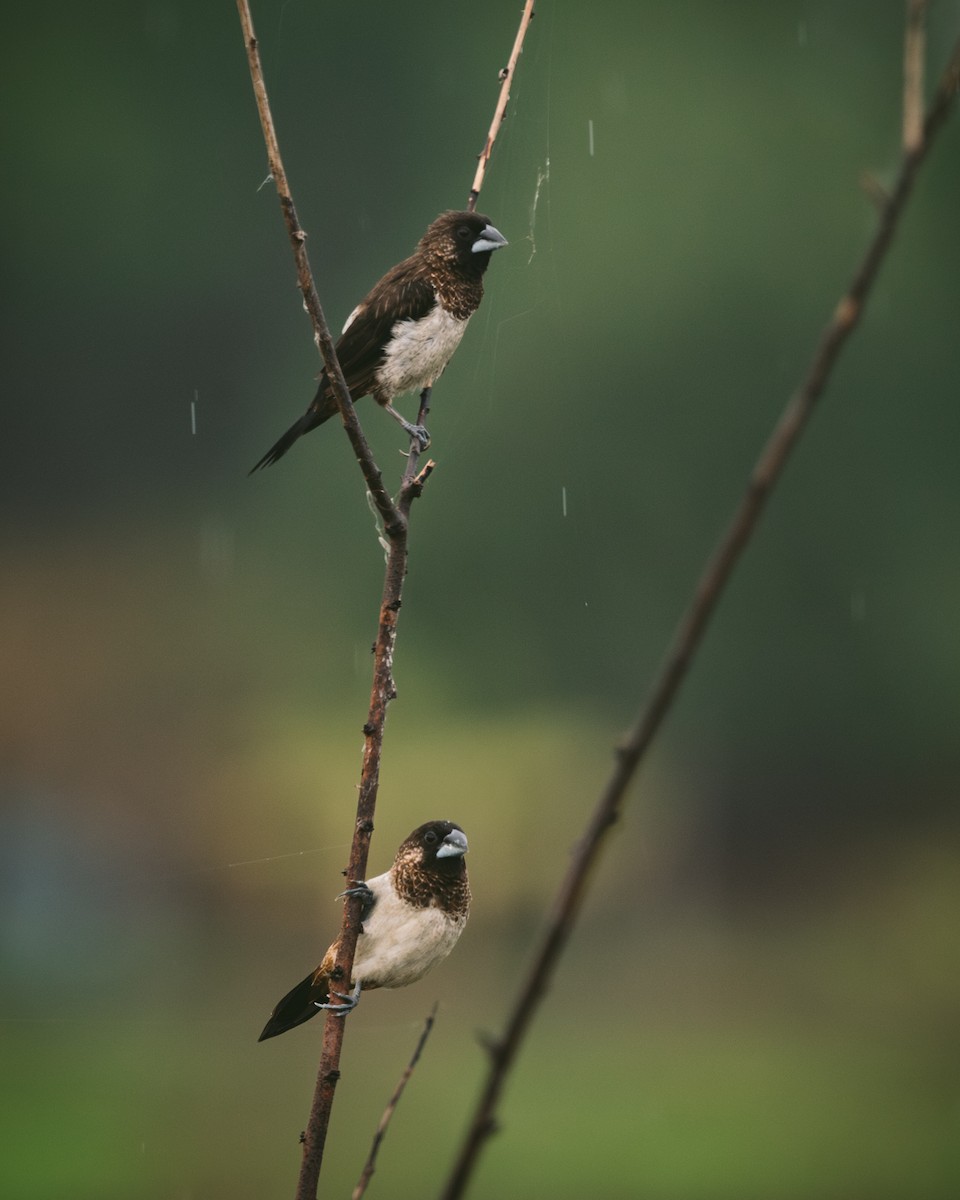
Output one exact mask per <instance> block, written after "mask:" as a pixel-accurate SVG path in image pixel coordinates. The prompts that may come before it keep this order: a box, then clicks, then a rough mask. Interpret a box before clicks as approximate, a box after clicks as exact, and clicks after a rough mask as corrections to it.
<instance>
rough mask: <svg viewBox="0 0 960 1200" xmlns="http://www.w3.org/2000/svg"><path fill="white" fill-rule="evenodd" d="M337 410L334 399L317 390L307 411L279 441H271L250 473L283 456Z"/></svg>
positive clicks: (267, 465)
mask: <svg viewBox="0 0 960 1200" xmlns="http://www.w3.org/2000/svg"><path fill="white" fill-rule="evenodd" d="M338 411H339V410H338V409H337V405H336V401H334V400H333V399H330V400H329V401H327V399H326V397H325V396H324V395H323V389H322V385H321V389H320V390H319V391H318V392H317V398H316V399H315V400H314V402H313V403H312V404H311V405H310V407H309V408H308V409H307V411H306V412H305V413H304V414H303V416H302V417H301V418H300V420H299V421H294V423H293V424H292V425H291V426H290V428H289V429H288V430H287V432H286V433H285V434H284V435H283V437H282V438H280V440H279V441H276V442H274V443H273V445H272V446H271V447H270V449H269V450H268V451H267V452H266V454H265V455H264V456H263V458H261V459H260V461H259V462H258V463H256V464H255V465H254V466H253V467H251V468H250V470H249V471H248V474H249V475H252V474H253V473H254V471H259V470H260V469H261V468H263V467H269V466H270V464H271V463H275V462H276V461H277V459H278V458H283V456H284V455H285V454H286V452H287V451H288V450H289V449H290V447H291V446H292V445H293V443H294V442H295V441H296V440H297V439H298V438H301V437H303V435H304V434H305V433H309V432H310V430H311V429H316V427H317V426H318V425H322V424H323V423H324V421H329V420H330V418H331V417H332V416H335V415H336V413H337V412H338Z"/></svg>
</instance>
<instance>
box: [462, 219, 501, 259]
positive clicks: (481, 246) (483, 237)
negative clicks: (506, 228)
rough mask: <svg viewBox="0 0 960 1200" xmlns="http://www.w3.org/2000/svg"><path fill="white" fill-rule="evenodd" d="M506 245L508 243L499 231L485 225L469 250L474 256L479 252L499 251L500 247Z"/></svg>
mask: <svg viewBox="0 0 960 1200" xmlns="http://www.w3.org/2000/svg"><path fill="white" fill-rule="evenodd" d="M507 245H509V243H508V242H507V239H506V238H505V237H504V236H503V234H502V233H501V232H500V230H499V229H494V227H493V226H492V225H486V226H484V228H483V229H482V230H481V231H480V236H479V237H478V238H477V240H476V241H475V242H474V243H473V245H472V246H471V247H470V249H471V250H472V251H473V252H474V254H479V253H480V251H481V250H499V249H500V247H501V246H507Z"/></svg>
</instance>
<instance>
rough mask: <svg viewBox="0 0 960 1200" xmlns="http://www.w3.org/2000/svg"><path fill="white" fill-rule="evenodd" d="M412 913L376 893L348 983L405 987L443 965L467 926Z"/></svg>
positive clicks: (435, 912)
mask: <svg viewBox="0 0 960 1200" xmlns="http://www.w3.org/2000/svg"><path fill="white" fill-rule="evenodd" d="M411 915H412V910H411V908H410V906H409V905H408V904H404V903H403V902H401V901H400V900H399V899H398V898H397V896H396V894H395V893H394V892H393V891H392V890H391V891H382V892H381V891H379V889H377V903H376V906H375V908H374V910H373V912H372V913H371V914H370V918H369V920H368V921H366V922H365V924H364V930H363V933H362V934H361V935H360V939H359V941H358V942H357V954H356V961H355V962H354V966H353V977H354V979H355V980H356V981H357V982H358V983H359V984H360V986H361V987H371V986H375V987H386V988H397V987H406V986H407V984H409V983H416V981H417V980H418V979H422V978H423V976H424V975H426V973H427V972H428V971H429V970H430V969H431V967H434V966H436V964H437V963H439V962H442V961H443V959H445V958H446V957H447V955H448V954H449V953H450V951H451V950H452V949H453V947H454V946H455V945H456V944H457V939H458V938H459V937H460V934H461V932H462V930H463V927H464V925H465V923H466V921H465V920H463V921H452V920H451V919H450V917H448V916H447V915H446V914H445V913H442V912H441V911H440V909H438V908H426V909H417V910H416V919H415V920H414V921H411Z"/></svg>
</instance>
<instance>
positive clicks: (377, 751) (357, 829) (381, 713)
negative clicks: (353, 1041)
mask: <svg viewBox="0 0 960 1200" xmlns="http://www.w3.org/2000/svg"><path fill="white" fill-rule="evenodd" d="M527 8H528V10H529V12H528V13H525V18H524V21H522V22H521V29H522V32H525V31H526V25H527V24H529V19H530V16H531V15H532V0H528V5H527ZM237 9H238V12H239V14H240V24H241V28H242V30H243V36H244V42H245V44H246V48H247V61H248V64H249V67H250V78H251V81H252V83H253V90H254V95H255V97H256V101H257V109H258V112H259V114H260V123H261V127H262V129H263V136H264V141H265V143H266V147H267V157H268V160H269V163H270V172H271V175H272V176H273V179H274V183H275V184H276V188H277V194H278V196H279V198H280V206H281V209H282V210H283V218H284V223H285V225H286V227H287V233H288V235H289V237H290V242H291V246H292V248H293V254H294V258H295V261H296V264H297V281H298V285H299V287H300V290H301V292H302V294H303V299H304V305H305V307H306V309H307V312H308V313H309V315H310V319H311V322H312V324H313V329H314V340H315V341H316V344H317V347H318V349H319V351H320V354H321V357H322V358H323V363H324V367H325V369H326V373H327V376H328V377H329V379H330V380H331V382H332V385H333V391H334V395H335V397H336V401H337V407H338V408H339V410H340V417H341V420H342V422H343V425H344V428H345V430H346V433H347V436H348V438H349V439H350V444H351V445H352V447H353V450H354V453H355V454H356V457H357V461H358V462H359V464H360V469H361V470H362V472H363V476H364V479H365V481H366V485H367V490H368V492H369V493H370V496H371V498H372V500H373V503H374V505H375V507H376V509H377V511H378V512H379V514H380V517H381V519H382V521H383V528H384V534H385V536H386V539H387V564H386V570H385V575H384V584H383V594H382V598H381V603H380V622H379V626H378V630H377V640H376V643H375V646H374V666H373V684H372V687H371V692H370V705H369V710H368V716H367V721H366V723H365V724H364V726H363V733H364V749H363V761H362V766H361V772H360V786H359V795H358V798H357V814H356V822H355V825H354V835H353V841H352V844H351V847H350V859H349V863H348V866H347V869H346V871H345V872H344V874H345V875H347V876H348V877H349V878H350V879H364V878H366V873H367V872H366V868H367V857H368V851H369V846H370V837H371V835H372V833H373V818H374V813H375V809H376V800H377V792H378V788H379V782H380V758H381V751H382V747H383V729H384V722H385V719H386V711H387V706H388V704H389V703H390V701H391V700H392V699H393V698H394V697H395V695H396V688H395V685H394V681H393V670H392V666H393V657H394V649H395V644H396V635H397V619H398V615H399V611H400V605H401V599H402V592H403V581H404V578H405V576H406V572H407V559H408V554H407V528H408V521H409V516H410V507H411V505H412V503H413V501H414V500H415V499H417V498H418V497H419V496H420V494H421V493H422V491H423V487H424V484H425V483H426V480H427V479H428V478H429V476H430V474H431V472H432V471H433V469H434V466H435V464H434V462H433V461H432V460H429V461H428V462H427V463H426V464H425V465H424V466H423V467H422V468H421V469H419V470H418V466H419V459H420V454H421V451H420V446H419V443H418V442H417V441H416V439H415V438H411V442H410V451H409V454H408V456H407V464H406V468H405V470H404V473H403V480H402V483H401V486H400V492H399V494H398V496H397V499H396V501H394V500H392V499H391V497H390V495H389V493H388V492H387V491H386V489H385V488H384V486H383V483H382V479H381V473H380V470H379V468H378V467H377V465H376V463H375V462H374V459H373V455H372V453H371V451H370V447H369V445H368V444H367V441H366V439H365V437H364V435H363V431H362V429H361V427H360V423H359V421H358V420H357V415H356V412H355V411H354V407H353V401H352V399H351V396H350V392H349V389H348V388H347V384H346V380H345V379H344V377H343V372H342V370H341V368H340V364H339V362H338V361H337V355H336V350H335V348H334V344H333V339H332V338H331V336H330V330H329V328H328V326H327V322H326V318H325V317H324V314H323V309H322V306H321V304H320V299H319V296H318V295H317V290H316V286H315V283H314V279H313V273H312V271H311V268H310V262H309V258H308V255H307V250H306V234H305V232H304V231H303V229H302V227H301V225H300V222H299V219H298V217H297V212H296V208H295V206H294V203H293V196H292V193H291V191H290V186H289V183H288V181H287V176H286V172H285V170H284V167H283V161H282V159H281V157H280V148H279V144H278V142H277V136H276V131H275V129H274V124H273V117H272V114H271V111H270V102H269V99H268V96H267V89H266V84H265V82H264V76H263V66H262V63H261V61H260V51H259V45H258V42H257V37H256V34H255V32H254V28H253V19H252V17H251V14H250V7H249V3H248V0H237ZM522 41H523V37H522V34H518V37H517V41H516V43H515V45H514V50H513V54H512V55H511V59H510V63H511V66H510V70H511V71H512V70H513V68H514V67H515V65H516V60H517V58H518V57H519V54H520V47H521V45H522ZM508 93H509V89H506V92H505V91H504V89H501V103H500V105H499V106H498V112H497V115H496V116H495V119H494V125H493V126H492V127H491V133H490V135H488V138H487V145H486V148H485V151H484V155H483V156H481V157H482V159H483V163H482V166H483V168H484V170H485V167H486V161H487V160H488V159H489V157H490V150H491V149H492V146H493V140H494V138H495V137H496V127H497V126H498V125H499V123H500V120H501V119H502V116H503V107H505V105H506V95H507V94H508ZM482 178H483V170H478V173H477V192H479V186H480V182H482ZM472 195H473V199H474V203H475V201H476V194H475V193H472ZM470 207H471V208H472V207H473V205H471V206H470ZM429 401H430V389H429V388H425V389H424V391H423V392H422V393H421V396H420V423H421V424H422V422H423V420H424V418H425V416H426V413H427V412H428V411H429ZM360 905H361V901H360V899H359V898H358V897H357V898H348V900H347V902H346V903H345V905H344V914H343V923H342V926H341V931H340V936H339V938H338V939H337V945H338V951H337V959H336V964H335V966H334V970H333V972H332V973H331V981H332V982H334V983H336V982H337V981H348V980H350V978H351V975H352V970H353V959H354V954H355V951H356V944H357V937H358V936H359V933H360ZM431 1023H432V1018H431ZM344 1026H345V1022H344V1020H343V1019H342V1018H339V1017H337V1016H336V1014H335V1013H328V1014H327V1016H326V1019H325V1022H324V1029H323V1048H322V1053H321V1060H320V1068H319V1072H318V1076H317V1084H316V1089H315V1091H314V1097H313V1104H312V1106H311V1110H310V1116H309V1119H308V1121H307V1128H306V1130H305V1133H304V1136H303V1139H302V1140H303V1160H302V1163H301V1168H300V1176H299V1179H298V1183H297V1192H296V1196H297V1200H314V1198H315V1197H316V1194H317V1184H318V1180H319V1176H320V1167H321V1164H322V1161H323V1150H324V1145H325V1142H326V1136H327V1129H328V1128H329V1123H330V1113H331V1110H332V1106H333V1098H334V1092H335V1089H336V1085H337V1081H338V1080H339V1078H340V1069H339V1063H340V1050H341V1046H342V1043H343V1034H344ZM423 1040H425V1037H424V1039H423ZM417 1054H418V1056H419V1048H418V1052H417Z"/></svg>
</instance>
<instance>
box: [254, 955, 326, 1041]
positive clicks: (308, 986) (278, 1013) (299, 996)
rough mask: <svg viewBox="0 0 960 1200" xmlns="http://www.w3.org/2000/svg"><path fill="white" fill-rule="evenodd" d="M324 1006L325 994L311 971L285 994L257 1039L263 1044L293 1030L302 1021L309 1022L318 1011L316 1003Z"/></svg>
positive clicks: (314, 973)
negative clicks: (268, 1039) (279, 1034)
mask: <svg viewBox="0 0 960 1200" xmlns="http://www.w3.org/2000/svg"><path fill="white" fill-rule="evenodd" d="M318 1002H319V1003H320V1004H326V1002H327V994H326V992H325V991H324V990H323V988H322V987H320V986H319V985H318V983H317V976H316V972H315V971H311V972H310V974H309V975H308V976H307V977H306V979H304V980H302V981H301V982H300V983H298V984H297V986H296V987H295V988H293V989H292V990H291V991H289V992H287V994H286V995H285V996H284V998H283V999H282V1000H281V1001H280V1003H279V1004H278V1005H277V1007H276V1008H275V1009H274V1010H273V1012H272V1013H271V1014H270V1020H269V1021H268V1022H267V1023H266V1025H264V1027H263V1033H261V1034H260V1036H259V1037H258V1038H257V1041H258V1042H265V1041H266V1040H267V1038H272V1037H276V1036H277V1034H278V1033H286V1032H287V1030H288V1029H295V1028H296V1027H297V1026H298V1025H302V1024H303V1023H304V1021H309V1020H310V1018H311V1017H315V1016H316V1015H317V1013H318V1012H319V1011H320V1009H319V1008H317V1003H318Z"/></svg>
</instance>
